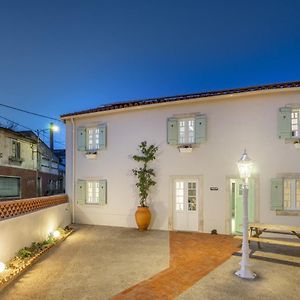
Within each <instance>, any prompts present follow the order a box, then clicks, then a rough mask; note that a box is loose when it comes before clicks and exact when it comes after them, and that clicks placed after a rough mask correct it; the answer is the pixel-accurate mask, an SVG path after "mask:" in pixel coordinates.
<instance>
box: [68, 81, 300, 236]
mask: <svg viewBox="0 0 300 300" xmlns="http://www.w3.org/2000/svg"><path fill="white" fill-rule="evenodd" d="M62 119H63V120H64V121H65V123H66V126H67V148H66V159H67V170H66V172H67V173H66V174H67V177H66V190H67V194H68V195H69V198H70V199H71V201H72V203H73V212H74V219H75V222H76V223H85V224H98V225H112V226H125V227H134V226H135V221H134V213H135V210H136V206H137V205H138V193H137V190H136V187H135V178H134V177H133V175H132V172H131V170H132V169H133V168H134V167H135V166H136V163H135V162H134V161H133V160H132V158H131V157H132V155H133V154H136V153H137V148H138V145H139V144H140V142H141V141H144V140H146V141H147V142H148V143H151V144H152V143H153V144H156V145H157V146H159V152H158V156H157V161H156V162H154V164H153V167H154V169H155V172H156V175H157V176H156V181H157V185H156V186H155V187H154V188H153V189H152V193H151V196H150V203H151V204H150V208H151V211H152V216H153V217H152V228H155V229H164V230H167V229H169V230H187V231H203V232H210V231H211V230H213V229H217V231H218V232H219V233H234V232H239V231H241V224H242V200H241V195H242V182H241V180H240V179H239V174H238V169H237V165H236V162H237V161H238V159H239V158H240V156H241V154H242V152H243V150H244V148H247V152H248V154H249V156H250V157H251V158H252V159H253V160H254V162H255V172H254V175H253V176H252V178H251V180H250V182H249V217H250V221H258V222H263V223H279V224H290V225H298V226H299V225H300V218H299V216H300V149H299V146H298V145H299V141H300V82H291V83H283V84H273V85H265V86H256V87H249V88H240V89H231V90H224V91H215V92H206V93H199V94H190V95H181V96H174V97H165V98H158V99H148V100H145V101H132V102H120V103H115V104H111V105H104V106H101V107H99V108H95V109H91V110H85V111H81V112H75V113H70V114H65V115H63V116H62Z"/></svg>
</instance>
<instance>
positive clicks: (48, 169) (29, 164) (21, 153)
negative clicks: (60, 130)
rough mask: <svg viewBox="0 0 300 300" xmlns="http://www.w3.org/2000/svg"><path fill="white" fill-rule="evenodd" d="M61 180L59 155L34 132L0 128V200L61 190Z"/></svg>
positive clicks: (49, 193) (47, 193) (50, 193)
mask: <svg viewBox="0 0 300 300" xmlns="http://www.w3.org/2000/svg"><path fill="white" fill-rule="evenodd" d="M37 149H38V150H37ZM60 181H62V182H63V179H62V178H61V174H60V171H59V159H58V157H56V156H55V154H54V153H53V152H52V151H51V150H50V149H49V147H48V146H47V145H46V144H44V143H43V142H42V141H41V140H40V141H39V143H38V139H37V136H36V135H35V134H34V133H33V132H31V131H23V132H18V131H14V130H12V129H8V128H3V127H0V201H1V200H2V201H3V200H11V199H21V198H32V197H37V196H45V195H53V194H58V193H61V192H63V190H64V187H63V186H61V185H60Z"/></svg>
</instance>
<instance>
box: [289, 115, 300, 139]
mask: <svg viewBox="0 0 300 300" xmlns="http://www.w3.org/2000/svg"><path fill="white" fill-rule="evenodd" d="M299 112H300V110H299V109H293V110H292V112H291V126H292V137H300V131H299V129H300V128H299V121H300V118H299Z"/></svg>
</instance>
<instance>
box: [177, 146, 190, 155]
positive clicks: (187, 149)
mask: <svg viewBox="0 0 300 300" xmlns="http://www.w3.org/2000/svg"><path fill="white" fill-rule="evenodd" d="M178 150H179V152H180V153H191V152H192V151H193V147H192V144H187V145H179V146H178Z"/></svg>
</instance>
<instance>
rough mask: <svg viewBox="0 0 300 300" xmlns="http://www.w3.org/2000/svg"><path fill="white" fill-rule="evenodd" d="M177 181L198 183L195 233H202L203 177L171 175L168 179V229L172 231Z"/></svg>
mask: <svg viewBox="0 0 300 300" xmlns="http://www.w3.org/2000/svg"><path fill="white" fill-rule="evenodd" d="M177 180H179V181H180V180H183V181H184V180H197V181H198V189H197V194H198V230H197V231H195V232H203V175H172V176H170V178H169V221H168V229H169V230H171V231H173V230H174V222H173V218H174V197H175V189H174V186H175V181H177Z"/></svg>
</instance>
